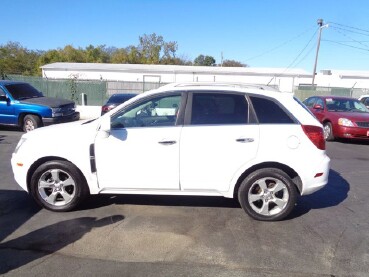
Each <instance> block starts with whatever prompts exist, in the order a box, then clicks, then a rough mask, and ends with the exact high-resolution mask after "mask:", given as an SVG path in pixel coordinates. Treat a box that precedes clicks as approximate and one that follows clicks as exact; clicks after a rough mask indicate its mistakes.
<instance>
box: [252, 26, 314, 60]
mask: <svg viewBox="0 0 369 277" xmlns="http://www.w3.org/2000/svg"><path fill="white" fill-rule="evenodd" d="M312 28H314V27H311V28H308V29H306V30H305V31H303V32H302V33H300V34H299V35H297V36H295V37H293V38H291V39H289V40H287V41H285V42H283V43H281V44H279V45H277V46H276V47H274V48H271V49H269V50H267V51H265V52H263V53H261V54H258V55H256V56H252V57H250V58H248V59H246V60H245V61H250V60H253V59H256V58H259V57H262V56H265V55H266V54H269V53H271V52H274V51H275V50H277V49H279V48H281V47H283V46H285V45H286V44H287V43H289V42H291V41H294V40H296V39H298V38H299V37H301V36H302V35H304V34H305V33H307V32H308V31H310V30H311V29H312Z"/></svg>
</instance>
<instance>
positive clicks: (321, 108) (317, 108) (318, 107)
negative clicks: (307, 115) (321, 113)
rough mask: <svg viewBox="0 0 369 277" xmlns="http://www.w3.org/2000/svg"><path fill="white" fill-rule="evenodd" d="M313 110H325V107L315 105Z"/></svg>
mask: <svg viewBox="0 0 369 277" xmlns="http://www.w3.org/2000/svg"><path fill="white" fill-rule="evenodd" d="M313 108H314V109H316V110H323V106H322V105H319V104H315V105H314V107H313Z"/></svg>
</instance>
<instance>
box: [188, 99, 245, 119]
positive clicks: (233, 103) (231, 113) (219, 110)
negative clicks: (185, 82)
mask: <svg viewBox="0 0 369 277" xmlns="http://www.w3.org/2000/svg"><path fill="white" fill-rule="evenodd" d="M247 122H248V105H247V101H246V98H245V96H243V95H236V94H220V93H194V94H193V100H192V114H191V124H192V125H204V124H206V125H208V124H247Z"/></svg>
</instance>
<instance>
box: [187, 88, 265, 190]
mask: <svg viewBox="0 0 369 277" xmlns="http://www.w3.org/2000/svg"><path fill="white" fill-rule="evenodd" d="M185 122H186V124H185V126H184V127H183V129H182V134H181V144H180V184H181V189H182V190H183V191H186V190H198V191H201V190H207V191H228V190H229V188H230V183H231V180H232V178H233V177H234V176H235V173H236V172H237V171H238V170H239V169H240V168H241V167H242V166H243V165H244V164H245V163H247V162H248V161H250V160H252V159H253V158H254V157H255V156H256V153H257V150H258V144H259V127H258V125H257V124H249V106H248V102H247V99H246V97H245V95H244V94H237V93H229V92H211V91H210V92H193V93H190V94H189V101H188V106H187V110H186V119H185Z"/></svg>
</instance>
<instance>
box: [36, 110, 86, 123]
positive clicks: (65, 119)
mask: <svg viewBox="0 0 369 277" xmlns="http://www.w3.org/2000/svg"><path fill="white" fill-rule="evenodd" d="M79 118H80V114H79V112H75V113H73V114H70V115H67V116H58V117H43V118H42V122H43V123H44V126H48V125H52V124H57V123H66V122H72V121H77V120H79Z"/></svg>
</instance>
